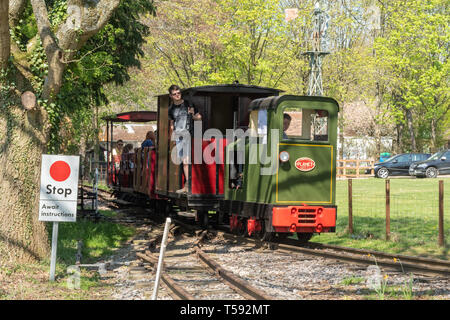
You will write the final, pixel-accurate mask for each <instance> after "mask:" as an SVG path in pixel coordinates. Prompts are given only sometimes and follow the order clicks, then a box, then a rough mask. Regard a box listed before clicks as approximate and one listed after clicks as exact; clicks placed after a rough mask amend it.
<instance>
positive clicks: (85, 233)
mask: <svg viewBox="0 0 450 320" xmlns="http://www.w3.org/2000/svg"><path fill="white" fill-rule="evenodd" d="M51 229H52V228H48V230H49V234H50V235H49V236H50V239H51ZM134 233H135V230H134V229H133V228H131V227H127V226H123V225H120V224H115V223H110V222H99V223H94V222H91V221H87V220H79V221H77V222H75V223H69V222H67V223H60V224H59V234H58V252H57V257H58V262H59V263H62V264H65V265H73V264H75V262H76V254H77V244H78V240H82V241H83V249H82V260H81V262H82V263H94V262H96V261H98V260H99V259H101V258H104V257H107V256H108V255H111V254H112V253H113V252H114V249H116V248H119V247H120V245H121V244H122V243H123V242H124V241H126V240H127V239H129V238H130V237H131V236H132V235H133V234H134Z"/></svg>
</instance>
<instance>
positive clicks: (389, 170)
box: [374, 153, 430, 179]
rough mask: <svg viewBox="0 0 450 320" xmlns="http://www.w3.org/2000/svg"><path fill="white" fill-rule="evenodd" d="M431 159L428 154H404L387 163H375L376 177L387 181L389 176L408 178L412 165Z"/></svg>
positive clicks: (392, 158) (391, 158) (390, 159)
mask: <svg viewBox="0 0 450 320" xmlns="http://www.w3.org/2000/svg"><path fill="white" fill-rule="evenodd" d="M429 157H430V154H427V153H402V154H398V155H395V156H393V157H390V158H389V159H387V160H386V161H383V162H379V163H375V166H374V173H375V177H378V178H383V179H386V178H387V177H389V176H407V175H408V174H409V167H410V166H411V164H412V163H414V162H418V161H424V160H426V159H428V158H429Z"/></svg>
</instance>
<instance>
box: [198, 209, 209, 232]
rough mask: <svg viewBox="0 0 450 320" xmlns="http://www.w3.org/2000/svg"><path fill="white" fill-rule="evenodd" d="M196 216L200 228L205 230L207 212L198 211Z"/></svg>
mask: <svg viewBox="0 0 450 320" xmlns="http://www.w3.org/2000/svg"><path fill="white" fill-rule="evenodd" d="M197 215H198V222H199V224H200V226H201V227H203V228H207V227H208V225H209V217H208V211H199V212H198V213H197Z"/></svg>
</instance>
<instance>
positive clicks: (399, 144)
mask: <svg viewBox="0 0 450 320" xmlns="http://www.w3.org/2000/svg"><path fill="white" fill-rule="evenodd" d="M402 136H403V124H401V123H398V124H397V148H396V149H397V150H396V151H395V153H402V152H403V139H402Z"/></svg>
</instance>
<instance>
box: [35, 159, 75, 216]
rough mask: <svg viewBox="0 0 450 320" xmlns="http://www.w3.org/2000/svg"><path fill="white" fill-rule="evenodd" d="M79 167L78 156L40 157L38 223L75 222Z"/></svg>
mask: <svg viewBox="0 0 450 320" xmlns="http://www.w3.org/2000/svg"><path fill="white" fill-rule="evenodd" d="M79 166H80V157H79V156H61V155H47V154H43V155H42V165H41V192H40V201H39V221H55V222H75V221H76V219H77V199H78V170H79Z"/></svg>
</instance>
